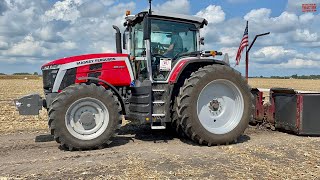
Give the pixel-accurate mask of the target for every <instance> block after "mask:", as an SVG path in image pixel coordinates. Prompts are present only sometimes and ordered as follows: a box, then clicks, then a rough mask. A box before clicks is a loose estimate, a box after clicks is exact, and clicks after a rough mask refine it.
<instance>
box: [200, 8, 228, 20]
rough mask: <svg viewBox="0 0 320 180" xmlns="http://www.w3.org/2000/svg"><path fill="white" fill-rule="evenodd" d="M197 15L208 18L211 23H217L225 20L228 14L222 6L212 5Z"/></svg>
mask: <svg viewBox="0 0 320 180" xmlns="http://www.w3.org/2000/svg"><path fill="white" fill-rule="evenodd" d="M196 16H199V17H203V18H205V19H207V20H208V21H209V23H212V24H216V23H221V22H223V21H224V20H225V17H226V14H225V13H224V11H223V10H222V8H221V6H216V5H210V6H208V7H207V8H206V9H204V10H201V11H199V12H198V13H197V14H196Z"/></svg>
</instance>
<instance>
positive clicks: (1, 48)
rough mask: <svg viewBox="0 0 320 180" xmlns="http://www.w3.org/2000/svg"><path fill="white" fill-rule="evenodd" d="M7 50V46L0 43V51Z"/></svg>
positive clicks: (4, 43)
mask: <svg viewBox="0 0 320 180" xmlns="http://www.w3.org/2000/svg"><path fill="white" fill-rule="evenodd" d="M8 48H9V44H8V43H7V42H3V41H0V50H5V49H8Z"/></svg>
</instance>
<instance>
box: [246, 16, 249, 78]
mask: <svg viewBox="0 0 320 180" xmlns="http://www.w3.org/2000/svg"><path fill="white" fill-rule="evenodd" d="M247 27H248V44H249V26H248V21H247ZM248 76H249V53H248V46H246V81H247V82H248Z"/></svg>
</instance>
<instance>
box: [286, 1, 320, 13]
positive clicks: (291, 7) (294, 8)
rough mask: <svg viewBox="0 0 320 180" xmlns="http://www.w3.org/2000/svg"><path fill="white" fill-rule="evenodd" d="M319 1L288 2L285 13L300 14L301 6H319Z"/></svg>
mask: <svg viewBox="0 0 320 180" xmlns="http://www.w3.org/2000/svg"><path fill="white" fill-rule="evenodd" d="M319 3H320V0H288V3H287V7H286V11H288V12H294V13H301V12H302V4H319Z"/></svg>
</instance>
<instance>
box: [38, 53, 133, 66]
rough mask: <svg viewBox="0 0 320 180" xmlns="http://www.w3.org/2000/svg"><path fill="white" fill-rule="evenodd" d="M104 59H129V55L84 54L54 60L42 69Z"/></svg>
mask: <svg viewBox="0 0 320 180" xmlns="http://www.w3.org/2000/svg"><path fill="white" fill-rule="evenodd" d="M103 57H128V54H116V53H101V54H84V55H79V56H71V57H66V58H61V59H57V60H53V61H50V62H48V63H46V64H44V65H42V67H45V66H51V65H61V64H67V63H71V62H75V61H81V60H85V59H95V58H103Z"/></svg>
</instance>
